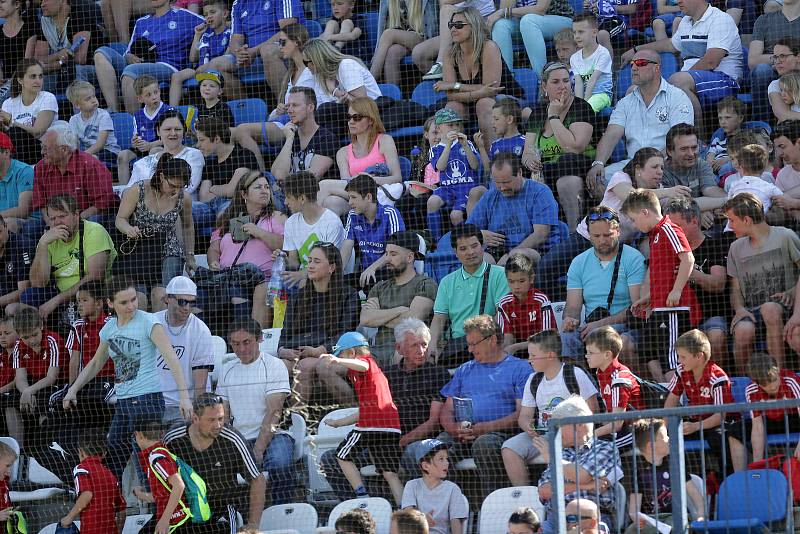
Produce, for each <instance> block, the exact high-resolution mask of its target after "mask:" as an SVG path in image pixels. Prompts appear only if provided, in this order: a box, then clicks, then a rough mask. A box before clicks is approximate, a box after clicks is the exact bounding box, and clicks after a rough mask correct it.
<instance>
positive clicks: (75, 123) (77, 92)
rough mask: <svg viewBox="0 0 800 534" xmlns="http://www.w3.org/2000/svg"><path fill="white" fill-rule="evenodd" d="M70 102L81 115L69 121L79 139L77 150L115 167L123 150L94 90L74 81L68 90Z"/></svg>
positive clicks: (106, 112) (83, 83)
mask: <svg viewBox="0 0 800 534" xmlns="http://www.w3.org/2000/svg"><path fill="white" fill-rule="evenodd" d="M67 98H68V99H69V102H70V104H72V105H73V107H75V108H77V109H78V113H76V114H75V115H73V116H72V117H70V119H69V125H70V127H72V131H74V132H75V135H77V136H78V142H79V143H80V144H79V145H78V146H79V148H80V150H83V151H84V152H86V153H87V154H91V155H92V156H94V157H96V158H97V159H99V160H100V161H102V162H103V164H105V165H106V166H107V167H110V166H112V165H116V163H117V160H118V156H119V152H120V147H119V145H118V144H117V136H116V133H115V132H114V123H113V122H112V121H111V115H109V113H108V111H106V110H104V109H100V104H99V102H98V101H97V97H96V96H95V91H94V86H93V85H92V84H90V83H89V82H82V81H74V82H72V83H71V84H70V85H69V87H67Z"/></svg>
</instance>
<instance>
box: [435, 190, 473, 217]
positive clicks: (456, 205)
mask: <svg viewBox="0 0 800 534" xmlns="http://www.w3.org/2000/svg"><path fill="white" fill-rule="evenodd" d="M473 187H475V184H456V185H443V186H441V187H439V188H438V189H436V191H434V192H433V194H434V195H436V196H437V197H439V198H441V199H442V200H443V201H444V207H445V208H448V209H450V210H451V211H452V210H458V211H464V212H466V211H467V199H468V198H469V192H470V190H471V189H472V188H473Z"/></svg>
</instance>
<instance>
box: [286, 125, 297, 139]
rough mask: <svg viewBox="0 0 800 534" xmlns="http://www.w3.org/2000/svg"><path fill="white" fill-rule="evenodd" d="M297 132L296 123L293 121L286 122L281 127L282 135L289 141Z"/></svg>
mask: <svg viewBox="0 0 800 534" xmlns="http://www.w3.org/2000/svg"><path fill="white" fill-rule="evenodd" d="M296 133H297V125H296V124H295V123H293V122H287V123H286V124H285V125H284V127H283V136H284V137H285V138H286V139H287V140H289V141H291V140H292V139H294V135H295V134H296Z"/></svg>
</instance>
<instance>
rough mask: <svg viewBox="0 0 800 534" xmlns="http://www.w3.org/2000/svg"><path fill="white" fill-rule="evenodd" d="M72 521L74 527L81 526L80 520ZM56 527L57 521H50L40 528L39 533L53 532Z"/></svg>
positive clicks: (50, 533) (51, 533) (53, 533)
mask: <svg viewBox="0 0 800 534" xmlns="http://www.w3.org/2000/svg"><path fill="white" fill-rule="evenodd" d="M74 523H75V526H76V527H78V528H79V529H80V528H81V522H80V521H74ZM56 528H58V523H50V524H49V525H47V526H46V527H44V528H43V529H42V530H40V531H39V534H55V532H56Z"/></svg>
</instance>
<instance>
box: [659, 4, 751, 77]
mask: <svg viewBox="0 0 800 534" xmlns="http://www.w3.org/2000/svg"><path fill="white" fill-rule="evenodd" d="M672 46H674V47H675V50H678V51H679V52H680V53H681V59H683V67H682V68H681V70H682V71H687V70H690V69H691V68H692V67H693V66H694V64H695V63H697V62H698V61H700V59H701V58H702V57H703V56H705V55H706V52H708V50H709V49H711V48H718V49H721V50H724V51H725V56H724V57H723V58H722V60H721V61H720V62H719V65H717V67H716V68H715V69H713V71H714V72H722V73H724V74H727V75H728V76H730V77H731V78H732V79H733V80H738V79H739V78H741V77H742V39H741V37H740V36H739V30H738V28H737V27H736V23H735V22H733V19H732V18H731V17H730V15H728V14H727V13H725V12H724V11H721V10H719V9H718V8H716V7H712V6H708V8H707V9H706V10H705V12H704V13H703V16H702V17H700V18H699V19H698V20H696V21H695V20H692V17H690V16H689V15H685V16H684V17H683V19H682V20H681V22H680V25H679V26H678V29H677V30H676V31H675V33H673V34H672ZM706 70H708V69H706Z"/></svg>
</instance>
